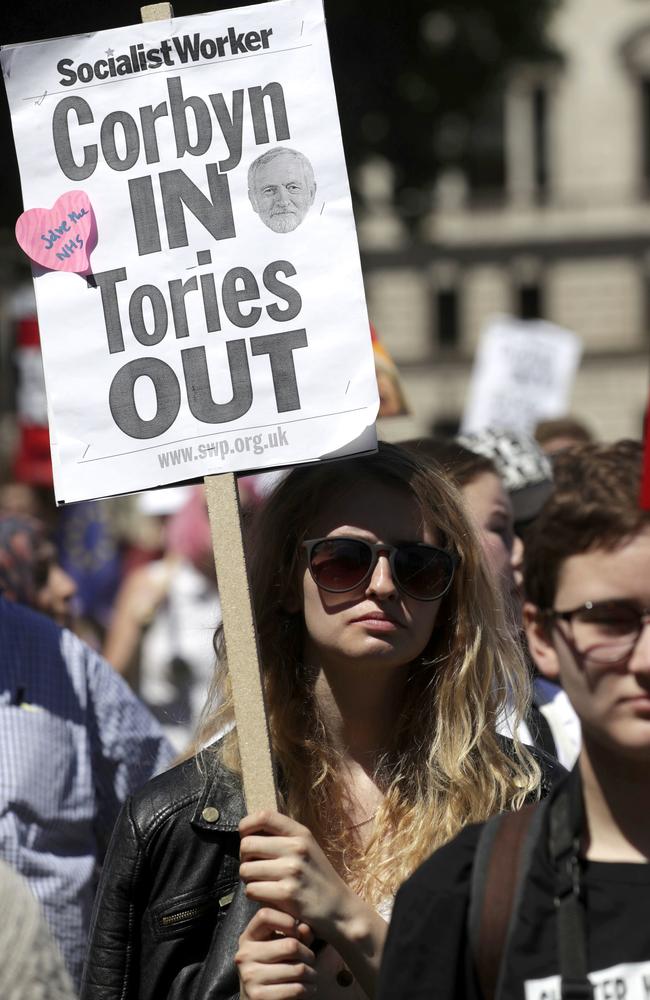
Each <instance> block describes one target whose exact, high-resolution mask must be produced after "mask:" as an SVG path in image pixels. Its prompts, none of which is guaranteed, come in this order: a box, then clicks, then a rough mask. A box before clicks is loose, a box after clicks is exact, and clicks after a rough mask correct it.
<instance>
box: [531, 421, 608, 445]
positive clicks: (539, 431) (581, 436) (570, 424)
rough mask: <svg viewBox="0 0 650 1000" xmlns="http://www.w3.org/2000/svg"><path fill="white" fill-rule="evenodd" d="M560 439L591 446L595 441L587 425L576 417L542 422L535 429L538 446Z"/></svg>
mask: <svg viewBox="0 0 650 1000" xmlns="http://www.w3.org/2000/svg"><path fill="white" fill-rule="evenodd" d="M558 437H563V438H571V440H572V441H575V443H576V444H590V443H591V442H592V441H593V439H594V436H593V434H592V433H591V431H590V430H589V428H588V427H587V426H586V424H583V423H582V421H581V420H577V419H576V418H575V417H558V418H557V419H556V420H540V422H539V423H538V424H537V426H536V428H535V440H536V441H537V443H538V444H541V445H544V444H546V442H547V441H552V440H553V438H558Z"/></svg>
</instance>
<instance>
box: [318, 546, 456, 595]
mask: <svg viewBox="0 0 650 1000" xmlns="http://www.w3.org/2000/svg"><path fill="white" fill-rule="evenodd" d="M303 548H305V549H306V550H307V560H308V563H309V572H310V573H311V576H312V579H313V581H314V583H315V584H316V586H317V587H319V588H320V589H321V590H325V591H327V592H328V593H330V594H345V593H347V591H349V590H356V588H357V587H360V586H361V585H362V584H363V583H365V582H366V581H367V580H369V579H370V577H371V576H372V574H373V572H374V569H375V566H376V565H377V560H378V559H379V556H380V555H387V556H388V560H389V563H390V570H391V573H392V575H393V579H394V580H395V583H396V584H397V586H398V587H399V588H400V590H403V591H404V593H405V594H408V596H409V597H414V598H415V599H416V600H417V601H435V600H437V599H438V598H439V597H442V596H443V595H444V594H446V593H447V591H448V590H449V588H450V586H451V581H452V579H453V576H454V567H455V565H456V561H457V557H456V556H454V555H452V554H451V553H450V552H445V550H444V549H438V548H436V546H435V545H427V544H426V542H403V543H402V544H401V545H386V544H384V542H366V541H365V540H364V539H363V538H344V537H333V538H312V539H311V540H310V541H307V542H303Z"/></svg>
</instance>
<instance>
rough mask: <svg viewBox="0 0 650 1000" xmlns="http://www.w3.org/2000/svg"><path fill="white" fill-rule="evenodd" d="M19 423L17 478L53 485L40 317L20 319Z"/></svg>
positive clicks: (17, 355) (16, 350)
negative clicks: (39, 328) (39, 331)
mask: <svg viewBox="0 0 650 1000" xmlns="http://www.w3.org/2000/svg"><path fill="white" fill-rule="evenodd" d="M14 360H15V363H16V373H17V384H16V421H17V424H18V449H17V451H16V455H15V457H14V462H13V474H14V478H15V479H16V481H17V482H19V483H29V484H30V485H32V486H51V485H52V460H51V457H50V432H49V429H48V420H47V399H46V396H45V378H44V376H43V359H42V357H41V342H40V338H39V334H38V322H37V320H36V316H34V315H33V314H28V315H25V316H22V317H20V318H19V319H17V320H16V339H15V347H14Z"/></svg>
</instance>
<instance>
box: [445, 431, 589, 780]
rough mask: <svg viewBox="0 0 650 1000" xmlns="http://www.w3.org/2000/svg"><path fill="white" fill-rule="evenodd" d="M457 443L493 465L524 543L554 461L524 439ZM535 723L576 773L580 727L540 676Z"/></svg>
mask: <svg viewBox="0 0 650 1000" xmlns="http://www.w3.org/2000/svg"><path fill="white" fill-rule="evenodd" d="M458 441H459V442H461V443H462V444H464V446H465V447H467V448H470V449H471V450H472V451H476V452H477V453H479V454H481V455H484V456H486V457H489V458H490V459H492V461H493V462H494V464H495V466H496V468H497V470H498V472H499V475H500V476H501V478H502V481H503V484H504V487H505V489H506V491H507V493H508V496H509V498H510V501H511V503H512V507H513V515H514V528H515V532H516V534H517V536H518V537H519V538H520V539H521V540H522V542H524V543H525V540H526V535H527V532H528V531H529V530H530V529H531V527H532V526H533V525H534V523H535V521H536V518H537V517H538V516H539V514H540V512H541V511H542V510H543V507H544V504H545V502H546V501H547V500H548V499H549V497H550V496H552V494H553V491H554V489H555V481H554V476H553V470H552V467H551V464H550V461H549V459H548V457H547V456H546V455H544V454H543V452H542V451H541V449H540V448H539V445H538V444H537V443H536V442H535V441H534V440H533V439H532V438H531V437H528V436H527V435H525V434H519V433H517V434H515V433H512V432H509V431H508V432H506V431H494V430H485V431H481V432H479V433H476V434H467V435H461V436H460V437H459V438H458ZM523 554H524V547H523V545H521V546H518V547H517V548H516V549H514V550H513V569H514V574H515V579H516V581H517V583H518V585H519V587H520V589H521V590H522V596H523V587H522V581H523V562H522V557H523ZM531 669H532V670H533V671H534V673H535V679H534V686H533V705H532V715H533V717H532V718H531V723H532V727H533V730H534V735H535V741H536V742H537V743H539V745H540V746H542V747H544V749H546V750H548V751H549V752H554V753H555V755H556V756H557V758H558V760H559V761H560V763H561V764H563V765H564V766H565V767H572V766H573V764H574V763H575V760H576V758H577V756H578V752H579V750H580V722H579V720H578V717H577V715H576V713H575V711H574V709H573V707H572V706H571V702H570V701H569V699H568V698H567V696H566V694H565V693H564V692H563V691H562V688H561V686H560V685H559V684H557V683H555V682H553V681H550V680H548V678H545V677H543V676H541V675H540V674H539V672H537V671H536V670H535V667H534V664H532V662H531Z"/></svg>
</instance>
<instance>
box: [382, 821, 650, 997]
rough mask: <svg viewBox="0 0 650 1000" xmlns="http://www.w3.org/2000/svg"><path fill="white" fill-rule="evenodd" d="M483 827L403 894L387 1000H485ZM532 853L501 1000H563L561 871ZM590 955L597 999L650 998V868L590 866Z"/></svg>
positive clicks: (586, 869) (426, 868) (388, 957)
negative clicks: (480, 893) (474, 885)
mask: <svg viewBox="0 0 650 1000" xmlns="http://www.w3.org/2000/svg"><path fill="white" fill-rule="evenodd" d="M481 828H482V827H481V825H477V826H471V827H468V828H467V829H465V830H463V832H462V833H460V834H459V835H458V837H456V839H455V840H453V841H452V842H451V843H450V844H448V845H447V846H445V847H443V848H441V850H439V851H437V852H436V853H435V854H434V855H433V857H431V858H430V859H429V860H428V861H427V862H425V864H424V865H422V867H421V868H420V869H419V870H418V871H417V872H416V873H415V874H414V875H413V876H412V877H411V878H410V879H409V880H408V881H407V882H406V884H405V885H404V886H403V887H402V888H401V889H400V891H399V893H398V895H397V900H396V903H395V909H394V911H393V919H392V921H391V926H390V931H389V935H388V941H387V945H386V951H385V953H384V961H383V964H382V974H381V982H380V989H379V1000H425V998H426V1000H480V998H481V993H480V989H479V986H478V982H477V979H476V974H475V970H474V964H473V959H472V954H471V951H470V944H469V938H468V932H467V913H468V905H469V891H470V880H471V872H472V863H473V859H474V851H475V848H476V844H477V841H478V836H479V833H480V831H481ZM545 840H546V838H545V837H542V838H540V840H539V841H538V844H537V846H536V848H535V850H534V853H533V859H532V862H531V868H530V871H529V878H528V881H527V885H526V888H525V890H524V895H523V899H522V903H521V909H520V913H519V920H518V923H517V928H516V930H515V933H514V935H513V939H512V944H511V947H510V948H509V951H508V961H507V965H506V968H505V975H504V980H503V990H502V993H501V995H500V1000H559V997H560V983H559V967H558V958H557V944H556V934H557V927H556V917H555V910H554V906H553V869H552V866H551V862H550V860H549V858H548V854H547V851H546V847H545ZM582 870H583V877H582V885H583V887H584V892H585V898H586V907H587V941H588V944H587V948H588V964H589V971H590V978H591V979H592V982H593V983H594V985H595V990H594V998H595V1000H650V865H647V864H606V863H602V862H585V863H584V864H583V869H582Z"/></svg>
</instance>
